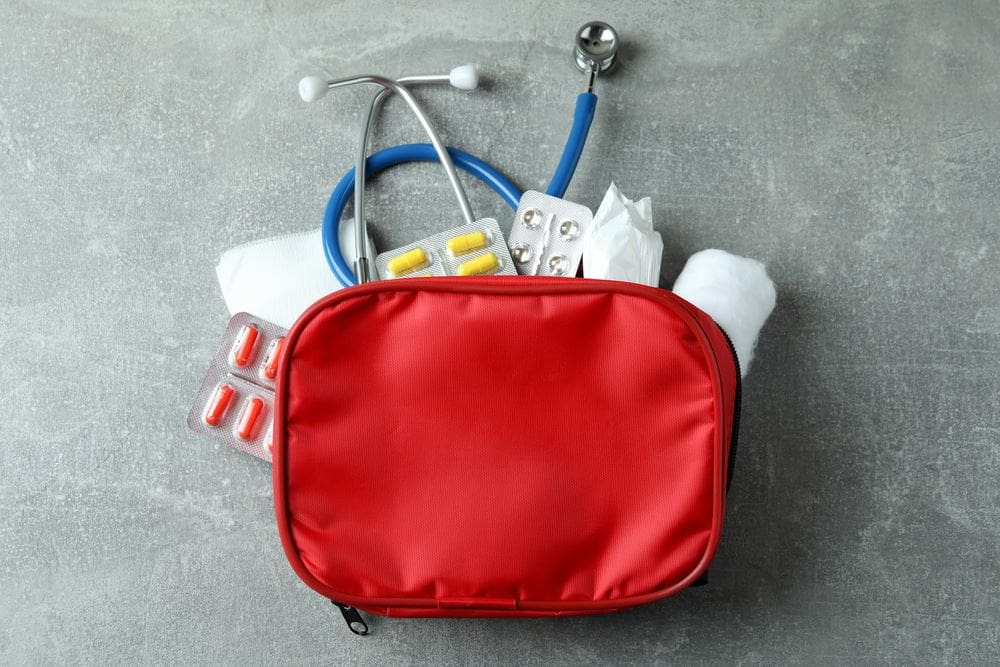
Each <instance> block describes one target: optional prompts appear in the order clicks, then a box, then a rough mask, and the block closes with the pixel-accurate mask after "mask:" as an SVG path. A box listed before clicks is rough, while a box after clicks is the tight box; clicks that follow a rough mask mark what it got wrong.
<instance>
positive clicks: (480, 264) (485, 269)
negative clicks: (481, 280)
mask: <svg viewBox="0 0 1000 667" xmlns="http://www.w3.org/2000/svg"><path fill="white" fill-rule="evenodd" d="M499 268H500V260H499V259H498V258H497V256H496V255H494V254H493V253H491V252H488V253H486V254H484V255H480V256H479V257H476V258H475V259H470V260H469V261H468V262H463V263H462V264H459V266H458V275H460V276H481V275H484V274H487V273H493V272H494V271H496V270H497V269H499Z"/></svg>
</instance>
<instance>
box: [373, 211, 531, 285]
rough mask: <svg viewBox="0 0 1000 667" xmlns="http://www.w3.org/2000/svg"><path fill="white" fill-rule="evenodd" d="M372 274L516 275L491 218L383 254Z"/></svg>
mask: <svg viewBox="0 0 1000 667" xmlns="http://www.w3.org/2000/svg"><path fill="white" fill-rule="evenodd" d="M375 270H376V271H378V275H379V277H380V278H422V277H425V276H489V275H506V276H513V275H517V269H516V268H515V267H514V262H513V260H512V259H511V257H510V252H509V251H508V250H507V242H506V241H505V240H504V236H503V233H502V232H501V231H500V226H499V225H498V224H497V221H496V220H493V219H492V218H483V219H482V220H477V221H476V222H474V223H472V224H471V225H463V226H461V227H456V228H454V229H449V230H447V231H444V232H441V233H439V234H435V235H433V236H428V237H427V238H425V239H423V240H421V241H417V242H416V243H410V244H408V245H405V246H403V247H401V248H396V249H395V250H389V251H387V252H383V253H381V254H380V255H379V256H378V257H376V258H375Z"/></svg>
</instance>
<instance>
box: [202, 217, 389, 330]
mask: <svg viewBox="0 0 1000 667" xmlns="http://www.w3.org/2000/svg"><path fill="white" fill-rule="evenodd" d="M340 236H341V238H342V239H343V241H344V247H345V248H347V257H348V258H349V259H350V260H352V261H353V259H354V243H353V238H354V221H353V219H347V220H346V221H345V222H344V224H343V225H342V226H341V228H340ZM348 241H350V242H348ZM368 247H369V250H368V252H369V256H370V257H374V256H375V248H374V246H373V245H372V242H371V239H368ZM215 273H216V276H217V277H218V279H219V287H220V288H221V289H222V297H223V298H224V299H225V301H226V307H227V308H228V309H229V313H230V315H235V314H236V313H239V312H247V313H254V314H256V315H258V316H260V317H262V318H264V319H265V320H268V321H270V322H274V323H275V324H278V325H280V326H283V327H285V328H288V327H290V326H292V323H293V322H295V319H296V318H297V317H298V316H299V315H301V314H302V313H303V311H305V309H306V308H308V307H309V306H310V305H311V304H313V303H315V301H316V300H317V299H319V298H320V297H323V296H326V295H327V294H329V293H330V292H333V291H334V290H338V289H340V288H341V287H343V285H341V283H340V281H339V280H337V278H336V276H334V275H333V274H332V273H330V266H329V265H328V264H327V263H326V257H325V255H324V253H323V242H322V234H321V230H320V229H319V228H316V229H313V230H310V231H308V232H299V233H296V234H286V235H284V236H274V237H271V238H264V239H259V240H257V241H251V242H250V243H245V244H243V245H240V246H237V247H235V248H233V249H231V250H228V251H226V252H225V253H223V255H222V257H220V258H219V264H218V266H216V267H215Z"/></svg>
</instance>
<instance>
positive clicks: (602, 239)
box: [583, 183, 663, 287]
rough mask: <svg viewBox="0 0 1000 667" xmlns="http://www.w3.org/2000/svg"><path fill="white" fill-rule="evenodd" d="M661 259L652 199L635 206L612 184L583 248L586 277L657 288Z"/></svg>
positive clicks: (596, 214) (660, 238)
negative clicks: (654, 223)
mask: <svg viewBox="0 0 1000 667" xmlns="http://www.w3.org/2000/svg"><path fill="white" fill-rule="evenodd" d="M662 259H663V237H661V236H660V233H659V232H657V231H656V230H654V229H653V209H652V204H651V202H650V199H649V197H645V198H643V199H640V200H639V201H636V202H633V201H632V200H631V199H629V198H628V197H625V196H624V195H623V194H622V193H621V192H619V190H618V187H617V186H616V185H615V184H614V183H612V184H611V187H610V188H608V191H607V193H605V195H604V200H603V201H602V202H601V205H600V206H599V207H598V208H597V212H596V213H594V226H593V229H592V230H591V232H590V238H589V239H588V240H587V242H586V243H585V244H584V247H583V275H584V277H585V278H603V279H606V280H624V281H627V282H632V283H640V284H643V285H649V286H650V287H656V286H657V285H659V284H660V262H661V261H662Z"/></svg>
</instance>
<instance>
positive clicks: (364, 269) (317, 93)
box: [299, 65, 479, 283]
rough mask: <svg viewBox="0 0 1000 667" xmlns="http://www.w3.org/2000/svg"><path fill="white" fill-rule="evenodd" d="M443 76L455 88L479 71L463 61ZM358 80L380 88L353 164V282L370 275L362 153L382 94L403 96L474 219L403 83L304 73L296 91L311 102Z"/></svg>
mask: <svg viewBox="0 0 1000 667" xmlns="http://www.w3.org/2000/svg"><path fill="white" fill-rule="evenodd" d="M470 70H471V71H470ZM456 72H458V74H456ZM438 80H440V77H434V76H431V77H410V81H412V82H414V83H425V82H433V81H438ZM447 80H448V81H449V82H450V83H452V85H456V83H457V84H459V85H456V87H458V88H462V87H465V88H469V87H471V88H475V87H476V86H477V85H478V84H479V75H478V73H476V71H475V68H474V67H472V66H471V65H465V66H460V67H458V68H455V69H453V70H452V72H451V74H450V75H449V77H448V79H447ZM359 83H368V84H376V85H378V86H381V87H382V90H381V91H379V93H380V95H379V96H378V97H376V98H375V99H374V100H373V102H372V106H371V110H370V111H369V113H368V119H367V120H366V122H365V126H364V128H363V130H362V139H361V144H360V148H359V151H358V159H357V165H356V167H355V174H356V181H355V205H356V206H360V207H361V208H360V209H359V210H360V212H359V214H358V215H357V221H358V223H357V228H356V240H355V252H356V253H357V260H356V261H355V263H354V274H355V277H356V279H357V282H359V283H364V282H368V281H369V280H370V279H371V268H370V258H369V256H368V253H367V248H366V245H365V241H364V240H365V236H366V227H365V225H366V219H365V216H364V184H365V162H366V158H365V155H366V153H367V150H368V137H369V134H370V133H371V127H372V118H373V115H374V114H375V112H376V111H377V109H378V107H379V105H380V104H381V100H382V98H383V97H384V94H387V93H388V92H390V91H391V92H393V93H396V94H397V95H399V96H400V97H401V98H403V101H404V102H406V104H407V105H409V107H410V110H411V111H412V112H413V114H414V115H415V116H416V117H417V120H418V121H419V122H420V125H421V126H422V127H423V129H424V132H425V133H426V134H427V137H428V139H430V142H431V145H432V146H433V147H434V152H435V153H436V154H437V158H438V160H440V162H441V166H443V167H444V171H445V174H446V175H447V176H448V181H449V182H450V183H451V187H452V189H453V190H454V191H455V197H456V199H457V200H458V207H459V209H460V210H461V212H462V216H463V217H464V218H465V222H466V224H470V225H471V224H473V223H474V222H475V220H476V219H475V216H473V214H472V207H471V206H469V199H468V197H466V195H465V190H464V189H463V188H462V182H461V181H460V180H459V179H458V173H457V172H456V171H455V165H454V163H452V160H451V156H450V155H449V154H448V151H447V149H446V148H445V145H444V144H443V143H442V142H441V139H440V138H439V137H438V135H437V132H436V131H435V130H434V126H433V125H431V123H430V120H429V119H428V118H427V115H426V114H425V113H424V111H423V109H422V108H421V106H420V104H419V103H418V102H417V100H416V98H415V97H413V95H412V94H411V93H410V91H409V90H407V88H406V86H405V85H403V83H401V82H400V81H396V80H393V79H388V78H386V77H382V76H377V75H374V74H366V75H362V76H353V77H345V78H341V79H333V80H330V81H327V80H325V79H323V78H322V77H318V76H307V77H305V78H304V79H302V80H301V81H299V95H300V96H301V97H302V100H303V101H305V102H314V101H316V100H317V99H319V98H320V97H322V96H323V95H325V94H326V92H327V91H329V90H332V89H335V88H343V87H347V86H353V85H357V84H359Z"/></svg>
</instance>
